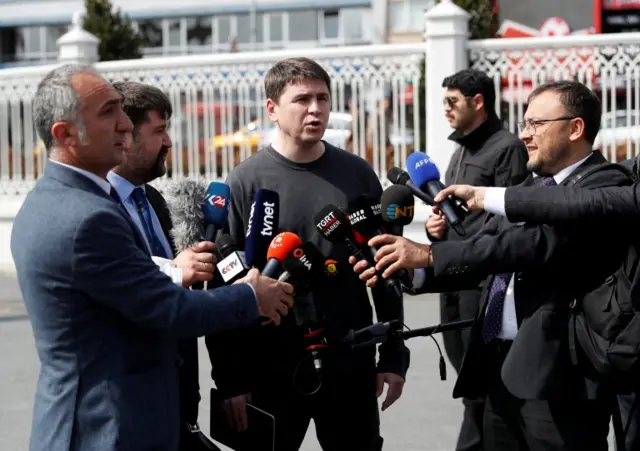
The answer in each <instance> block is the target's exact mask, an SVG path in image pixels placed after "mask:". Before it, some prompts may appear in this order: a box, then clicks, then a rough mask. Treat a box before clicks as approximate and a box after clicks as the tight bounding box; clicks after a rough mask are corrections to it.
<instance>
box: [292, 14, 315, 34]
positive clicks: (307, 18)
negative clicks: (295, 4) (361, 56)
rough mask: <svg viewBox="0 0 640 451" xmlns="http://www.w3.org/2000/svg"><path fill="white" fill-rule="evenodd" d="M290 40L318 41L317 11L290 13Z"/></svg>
mask: <svg viewBox="0 0 640 451" xmlns="http://www.w3.org/2000/svg"><path fill="white" fill-rule="evenodd" d="M289 40H290V41H317V40H318V13H317V11H291V12H290V13H289Z"/></svg>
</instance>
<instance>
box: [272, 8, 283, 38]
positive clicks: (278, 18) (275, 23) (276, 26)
mask: <svg viewBox="0 0 640 451" xmlns="http://www.w3.org/2000/svg"><path fill="white" fill-rule="evenodd" d="M268 20H269V41H271V42H274V41H275V42H281V41H283V40H284V20H283V19H282V14H269V17H268Z"/></svg>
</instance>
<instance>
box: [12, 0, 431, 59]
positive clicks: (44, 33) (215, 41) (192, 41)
mask: <svg viewBox="0 0 640 451" xmlns="http://www.w3.org/2000/svg"><path fill="white" fill-rule="evenodd" d="M386 1H387V0H318V1H310V0H244V1H234V0H216V1H215V2H212V1H210V0H182V1H181V2H175V1H173V0H171V1H170V0H129V1H126V0H112V4H113V5H114V7H116V8H118V9H119V10H120V11H121V12H122V13H123V14H124V15H125V16H127V17H128V18H129V19H130V20H131V21H132V22H133V24H134V26H135V27H136V28H137V29H139V30H140V31H141V32H142V33H144V35H145V36H146V37H147V38H148V40H149V45H148V46H147V47H146V48H145V49H144V50H143V52H144V54H145V56H147V57H153V56H168V55H187V54H206V53H219V52H229V51H252V50H254V51H259V50H271V49H283V48H309V47H317V46H343V45H357V44H379V43H383V42H386ZM419 1H423V0H419ZM83 8H84V7H83V1H82V0H0V63H3V64H4V65H5V66H6V65H16V64H34V63H44V62H50V61H53V60H55V59H56V57H57V45H56V40H57V39H58V38H59V37H60V36H62V35H63V34H64V33H65V32H66V31H67V30H68V26H69V25H70V23H71V17H72V15H73V13H74V12H76V11H80V10H82V9H83ZM420 20H423V19H422V18H420Z"/></svg>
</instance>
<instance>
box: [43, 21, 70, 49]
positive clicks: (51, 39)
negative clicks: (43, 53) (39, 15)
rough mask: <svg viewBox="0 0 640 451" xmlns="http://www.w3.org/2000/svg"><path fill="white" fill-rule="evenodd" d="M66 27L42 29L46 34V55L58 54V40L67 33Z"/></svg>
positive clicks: (53, 26) (50, 26)
mask: <svg viewBox="0 0 640 451" xmlns="http://www.w3.org/2000/svg"><path fill="white" fill-rule="evenodd" d="M68 28H69V27H67V26H56V25H49V26H46V27H44V29H45V33H46V39H45V43H46V46H47V53H52V54H54V55H57V53H58V39H60V37H62V35H63V34H65V33H66V32H67V31H68Z"/></svg>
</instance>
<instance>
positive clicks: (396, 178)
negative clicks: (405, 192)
mask: <svg viewBox="0 0 640 451" xmlns="http://www.w3.org/2000/svg"><path fill="white" fill-rule="evenodd" d="M387 179H388V180H389V181H390V182H391V183H393V184H395V185H404V184H405V183H407V182H408V181H409V180H411V178H410V177H409V174H408V173H407V171H403V170H402V169H400V168H398V167H395V166H394V167H392V168H391V169H389V172H387Z"/></svg>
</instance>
